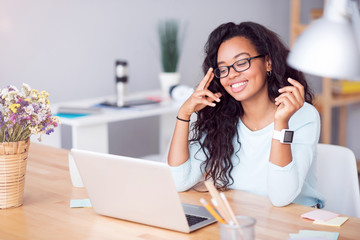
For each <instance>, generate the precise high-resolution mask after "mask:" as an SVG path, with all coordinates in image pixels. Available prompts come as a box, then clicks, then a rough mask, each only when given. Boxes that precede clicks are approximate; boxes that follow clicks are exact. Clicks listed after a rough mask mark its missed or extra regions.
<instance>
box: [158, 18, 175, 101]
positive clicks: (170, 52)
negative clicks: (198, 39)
mask: <svg viewBox="0 0 360 240" xmlns="http://www.w3.org/2000/svg"><path fill="white" fill-rule="evenodd" d="M158 33H159V40H160V50H161V67H162V72H161V73H160V74H159V79H160V85H161V90H162V95H163V97H169V91H170V88H171V87H172V86H174V85H177V84H179V81H180V73H179V72H178V71H177V67H178V63H179V58H180V37H179V23H178V22H177V21H176V20H174V19H167V20H164V21H161V22H159V25H158Z"/></svg>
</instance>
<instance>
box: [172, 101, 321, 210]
mask: <svg viewBox="0 0 360 240" xmlns="http://www.w3.org/2000/svg"><path fill="white" fill-rule="evenodd" d="M289 128H290V129H291V130H294V139H293V143H292V144H291V152H292V156H293V159H292V162H291V163H289V164H288V165H287V166H285V167H279V166H277V165H274V164H272V163H271V162H269V157H270V148H271V141H272V131H273V129H274V123H271V124H270V125H268V126H267V127H265V128H263V129H261V130H259V131H254V132H253V131H251V130H249V129H248V128H247V127H246V126H245V125H244V124H243V123H242V122H241V120H239V124H238V133H239V142H240V143H241V147H240V145H239V144H238V141H237V140H236V139H235V138H234V140H233V144H234V150H235V153H234V155H233V157H232V161H233V165H234V168H233V170H232V172H231V176H232V177H233V178H234V183H233V184H232V185H231V186H230V188H232V189H238V190H243V191H247V192H251V193H255V194H259V195H263V196H268V197H269V198H270V200H271V202H272V204H273V205H275V206H285V205H288V204H290V203H292V202H293V203H298V204H302V205H307V206H314V205H316V204H318V203H319V204H320V205H321V206H322V205H323V201H324V198H323V197H322V195H321V194H320V193H319V192H318V191H317V190H316V189H315V185H316V176H315V168H316V155H317V154H316V147H317V143H318V140H319V135H320V117H319V113H318V112H317V110H316V109H315V108H314V107H313V106H312V105H310V104H308V103H305V104H304V106H303V107H302V108H300V109H299V110H298V111H297V112H296V113H295V114H294V115H293V116H292V117H291V119H290V121H289ZM199 148H200V146H199V144H198V143H194V144H191V145H190V146H189V152H190V158H189V159H188V160H187V161H186V162H185V163H183V164H182V165H180V166H177V167H171V170H172V174H173V177H174V180H175V184H176V187H177V190H178V191H186V190H188V189H189V188H191V187H192V186H194V185H195V184H196V183H198V182H199V181H200V180H201V179H202V177H203V176H202V174H201V171H200V168H201V163H202V162H203V161H204V160H205V159H206V158H205V155H204V153H203V152H202V151H198V150H199ZM239 149H240V150H239ZM237 150H239V151H237ZM235 155H236V156H235Z"/></svg>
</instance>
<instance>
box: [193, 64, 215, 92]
mask: <svg viewBox="0 0 360 240" xmlns="http://www.w3.org/2000/svg"><path fill="white" fill-rule="evenodd" d="M213 78H214V75H213V68H209V70H208V71H207V73H206V75H205V77H204V78H203V79H202V80H201V82H200V83H199V85H198V87H197V88H196V89H197V90H204V89H206V88H207V87H209V84H210V83H211V81H212V80H213Z"/></svg>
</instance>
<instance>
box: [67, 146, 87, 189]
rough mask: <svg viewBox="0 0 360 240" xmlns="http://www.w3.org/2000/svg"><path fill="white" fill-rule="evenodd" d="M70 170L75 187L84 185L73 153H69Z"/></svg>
mask: <svg viewBox="0 0 360 240" xmlns="http://www.w3.org/2000/svg"><path fill="white" fill-rule="evenodd" d="M69 172H70V178H71V182H72V185H73V186H74V187H84V184H83V182H82V179H81V177H80V173H79V170H78V168H77V166H76V163H75V161H74V158H73V157H72V155H71V153H69Z"/></svg>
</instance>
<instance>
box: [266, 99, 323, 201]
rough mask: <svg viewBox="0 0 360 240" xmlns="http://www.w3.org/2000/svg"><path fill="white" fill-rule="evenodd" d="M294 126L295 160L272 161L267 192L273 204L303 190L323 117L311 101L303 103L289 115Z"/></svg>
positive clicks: (291, 199)
mask: <svg viewBox="0 0 360 240" xmlns="http://www.w3.org/2000/svg"><path fill="white" fill-rule="evenodd" d="M289 127H290V128H291V129H292V130H294V139H293V143H292V144H291V153H292V162H291V163H289V164H288V165H287V166H285V167H280V166H277V165H275V164H273V163H271V162H270V161H269V166H268V193H269V198H270V200H271V202H272V204H273V205H274V206H285V205H288V204H290V203H291V202H293V201H294V199H295V198H296V197H297V196H298V195H299V194H300V193H301V190H302V188H303V185H304V182H305V179H306V176H307V174H308V172H309V169H310V167H311V165H312V164H313V161H314V159H315V158H316V147H317V144H318V141H319V135H320V117H319V114H318V112H317V110H316V109H315V108H314V107H313V106H312V105H309V104H306V105H304V107H303V108H301V109H299V110H298V111H297V112H296V113H295V114H294V115H293V117H292V118H291V119H290V122H289Z"/></svg>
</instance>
